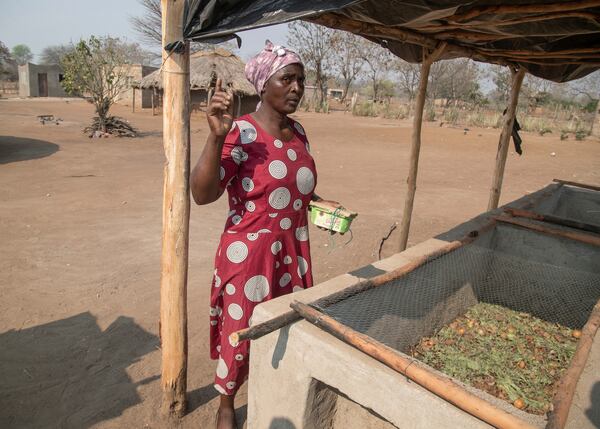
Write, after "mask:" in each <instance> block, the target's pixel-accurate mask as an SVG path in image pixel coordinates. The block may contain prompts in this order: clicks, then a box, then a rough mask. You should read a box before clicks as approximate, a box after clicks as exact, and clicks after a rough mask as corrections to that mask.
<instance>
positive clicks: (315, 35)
mask: <svg viewBox="0 0 600 429" xmlns="http://www.w3.org/2000/svg"><path fill="white" fill-rule="evenodd" d="M288 28H289V34H288V44H289V45H290V46H291V47H293V48H294V49H296V51H297V52H298V53H299V54H300V56H301V57H302V59H303V60H304V64H305V66H306V67H307V68H308V69H309V70H310V71H312V72H313V73H314V77H315V85H316V87H317V88H318V91H317V92H316V95H317V105H318V106H319V108H320V107H323V105H324V101H325V100H326V97H327V74H326V70H327V68H328V67H329V65H328V63H327V60H328V59H329V57H330V54H331V53H332V51H333V44H332V38H333V35H334V30H331V29H329V28H327V27H323V26H322V25H317V24H311V23H308V22H305V21H293V22H292V23H290V24H288Z"/></svg>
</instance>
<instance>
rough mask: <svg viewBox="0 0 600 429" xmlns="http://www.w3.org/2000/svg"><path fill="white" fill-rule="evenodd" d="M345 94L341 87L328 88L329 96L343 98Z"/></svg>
mask: <svg viewBox="0 0 600 429" xmlns="http://www.w3.org/2000/svg"><path fill="white" fill-rule="evenodd" d="M343 96H344V90H343V89H339V88H330V89H328V90H327V97H329V98H337V99H338V100H341V98H342V97H343Z"/></svg>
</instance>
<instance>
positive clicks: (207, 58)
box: [136, 48, 256, 96]
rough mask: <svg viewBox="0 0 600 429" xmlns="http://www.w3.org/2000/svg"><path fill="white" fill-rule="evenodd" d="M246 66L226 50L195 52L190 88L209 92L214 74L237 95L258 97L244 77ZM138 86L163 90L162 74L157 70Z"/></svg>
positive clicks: (191, 61) (191, 58)
mask: <svg viewBox="0 0 600 429" xmlns="http://www.w3.org/2000/svg"><path fill="white" fill-rule="evenodd" d="M244 66H245V64H244V62H243V61H242V60H240V59H239V57H237V56H236V55H234V54H233V53H231V52H229V51H227V50H225V49H221V48H217V49H215V50H214V51H199V52H195V53H193V54H191V55H190V88H191V89H192V90H195V89H204V90H208V88H209V87H210V84H211V81H212V79H213V73H214V74H216V75H217V77H220V78H221V79H223V84H232V85H233V89H234V92H235V93H237V94H240V95H246V96H248V95H256V90H255V89H254V87H253V86H252V85H251V84H250V82H248V80H247V79H246V76H245V75H244ZM136 86H137V87H138V88H158V89H162V87H163V84H162V73H161V72H160V70H156V71H155V72H153V73H150V74H149V75H147V76H145V77H143V78H142V80H141V81H140V82H139V85H136Z"/></svg>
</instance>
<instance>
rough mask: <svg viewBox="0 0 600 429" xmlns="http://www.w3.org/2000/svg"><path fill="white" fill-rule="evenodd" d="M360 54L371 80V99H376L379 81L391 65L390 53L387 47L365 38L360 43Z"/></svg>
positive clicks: (383, 77) (379, 86)
mask: <svg viewBox="0 0 600 429" xmlns="http://www.w3.org/2000/svg"><path fill="white" fill-rule="evenodd" d="M360 56H361V58H362V59H363V60H364V62H365V69H366V74H367V76H368V77H369V79H370V80H371V88H372V91H373V100H374V101H378V99H379V98H378V97H379V90H380V88H381V82H382V81H383V80H384V79H385V78H386V77H387V74H388V73H389V71H390V70H391V67H392V54H391V53H390V51H388V50H387V49H385V48H383V47H381V46H379V45H378V44H376V43H373V42H370V41H368V40H366V39H365V40H363V41H362V43H361V55H360Z"/></svg>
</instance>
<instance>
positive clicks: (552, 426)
mask: <svg viewBox="0 0 600 429" xmlns="http://www.w3.org/2000/svg"><path fill="white" fill-rule="evenodd" d="M598 327H600V301H598V302H597V303H596V305H595V306H594V308H593V310H592V314H591V315H590V318H589V319H588V321H587V323H586V324H585V325H584V327H583V329H582V330H581V338H580V339H579V342H578V343H577V349H576V350H575V355H574V356H573V359H572V360H571V364H570V365H569V367H568V368H567V371H566V372H565V373H564V374H563V376H562V377H561V378H560V380H559V382H558V386H557V389H556V395H555V396H554V401H553V405H554V410H553V411H552V413H551V414H550V415H549V417H548V424H547V425H546V429H562V428H564V427H565V423H566V422H567V417H568V416H569V410H570V408H571V401H572V400H573V395H574V394H575V388H576V387H577V382H578V381H579V377H580V376H581V372H582V371H583V369H584V368H585V364H586V362H587V359H588V356H589V354H590V349H591V348H592V343H593V341H594V337H595V336H596V332H597V331H598Z"/></svg>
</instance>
